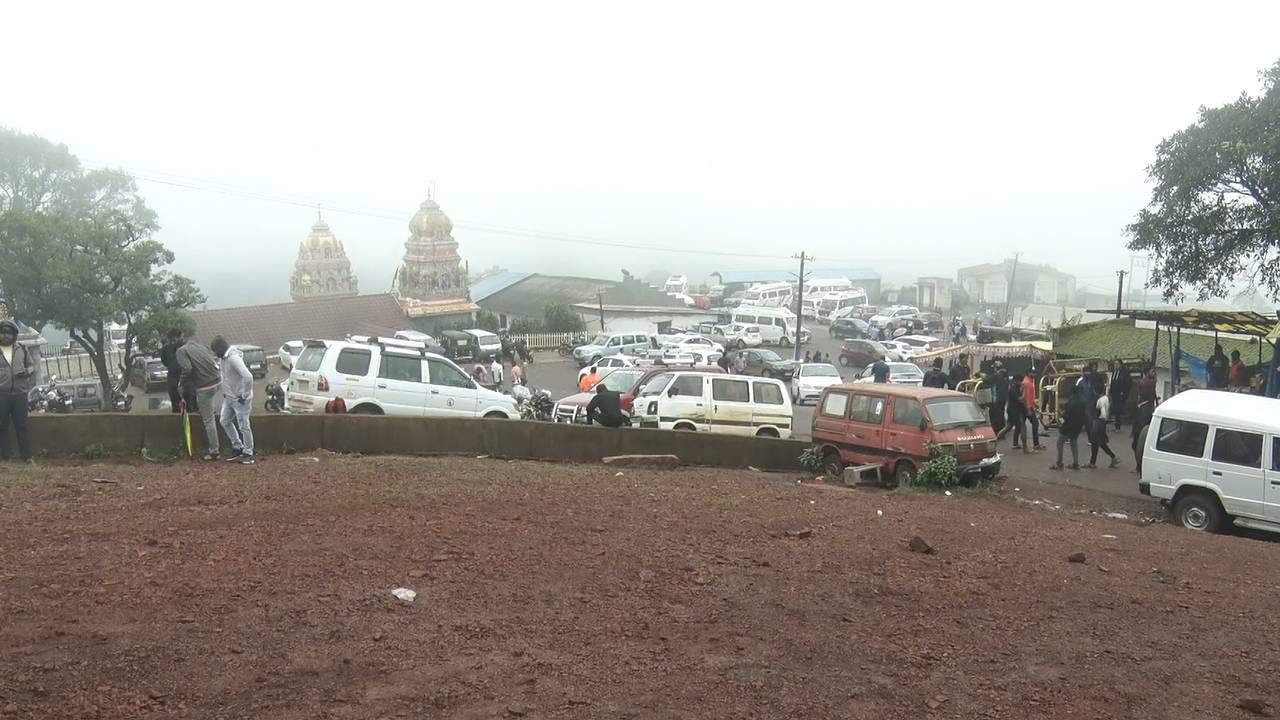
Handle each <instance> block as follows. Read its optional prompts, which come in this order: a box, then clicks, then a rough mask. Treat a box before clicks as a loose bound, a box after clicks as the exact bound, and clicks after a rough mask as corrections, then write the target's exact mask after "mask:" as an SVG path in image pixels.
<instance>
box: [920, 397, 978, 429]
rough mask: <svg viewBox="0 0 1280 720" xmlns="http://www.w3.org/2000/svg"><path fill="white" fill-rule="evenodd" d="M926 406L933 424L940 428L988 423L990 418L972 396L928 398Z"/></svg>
mask: <svg viewBox="0 0 1280 720" xmlns="http://www.w3.org/2000/svg"><path fill="white" fill-rule="evenodd" d="M924 406H925V408H927V409H928V411H929V418H930V419H931V420H933V426H934V427H936V428H939V429H942V428H949V427H968V426H978V425H986V424H987V422H988V419H987V418H986V417H984V416H983V414H982V409H981V408H979V407H978V403H976V402H974V400H973V398H971V397H958V396H957V397H945V398H934V399H932V400H926V401H925V403H924Z"/></svg>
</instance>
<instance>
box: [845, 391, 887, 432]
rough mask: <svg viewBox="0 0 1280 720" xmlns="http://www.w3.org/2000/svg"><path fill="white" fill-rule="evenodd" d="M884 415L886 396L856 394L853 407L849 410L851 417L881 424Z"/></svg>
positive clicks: (860, 420) (858, 420) (873, 423)
mask: <svg viewBox="0 0 1280 720" xmlns="http://www.w3.org/2000/svg"><path fill="white" fill-rule="evenodd" d="M883 417H884V398H879V397H872V396H870V395H854V396H853V409H852V410H850V411H849V419H850V420H856V421H857V422H864V423H871V424H872V425H879V424H880V419H881V418H883Z"/></svg>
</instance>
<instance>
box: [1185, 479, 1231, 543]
mask: <svg viewBox="0 0 1280 720" xmlns="http://www.w3.org/2000/svg"><path fill="white" fill-rule="evenodd" d="M1173 517H1174V518H1175V519H1176V520H1177V521H1178V524H1179V525H1181V526H1182V527H1184V528H1187V529H1188V530H1201V531H1204V532H1211V533H1216V532H1220V531H1221V530H1222V526H1223V524H1224V523H1225V521H1226V513H1224V512H1223V511H1222V506H1220V505H1219V504H1218V499H1217V498H1215V497H1213V496H1212V495H1209V494H1208V493H1204V492H1199V491H1194V490H1193V491H1190V492H1188V493H1187V494H1186V495H1183V496H1182V497H1181V498H1180V499H1179V500H1178V502H1176V503H1174V505H1173Z"/></svg>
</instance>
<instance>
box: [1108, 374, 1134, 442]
mask: <svg viewBox="0 0 1280 720" xmlns="http://www.w3.org/2000/svg"><path fill="white" fill-rule="evenodd" d="M1132 390H1133V377H1132V376H1130V375H1129V368H1128V367H1127V366H1125V364H1124V363H1122V362H1120V361H1118V360H1117V361H1116V363H1115V367H1114V368H1113V369H1112V371H1111V387H1110V388H1108V390H1107V394H1109V395H1110V396H1111V416H1112V417H1113V418H1115V421H1116V430H1119V429H1120V420H1121V419H1122V418H1123V417H1124V415H1125V413H1126V412H1128V409H1129V394H1130V392H1131V391H1132Z"/></svg>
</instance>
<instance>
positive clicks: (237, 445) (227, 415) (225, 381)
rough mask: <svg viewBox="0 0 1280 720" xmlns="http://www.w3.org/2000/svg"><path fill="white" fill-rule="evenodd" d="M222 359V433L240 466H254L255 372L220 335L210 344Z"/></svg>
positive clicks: (232, 457)
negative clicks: (251, 416) (251, 417)
mask: <svg viewBox="0 0 1280 720" xmlns="http://www.w3.org/2000/svg"><path fill="white" fill-rule="evenodd" d="M209 345H210V349H212V350H213V353H214V354H215V355H217V356H218V357H220V358H222V431H223V432H225V433H226V434H227V439H228V440H230V441H231V452H232V455H231V457H229V458H227V460H229V461H231V462H238V463H240V464H241V465H252V464H253V462H254V461H253V428H251V427H249V411H250V410H252V409H253V373H251V372H249V368H248V367H246V366H245V364H244V353H242V352H240V348H238V347H232V346H231V345H229V344H228V343H227V341H226V340H223V339H222V336H221V335H219V336H218V337H215V338H214V339H213V342H211V343H209Z"/></svg>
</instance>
